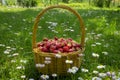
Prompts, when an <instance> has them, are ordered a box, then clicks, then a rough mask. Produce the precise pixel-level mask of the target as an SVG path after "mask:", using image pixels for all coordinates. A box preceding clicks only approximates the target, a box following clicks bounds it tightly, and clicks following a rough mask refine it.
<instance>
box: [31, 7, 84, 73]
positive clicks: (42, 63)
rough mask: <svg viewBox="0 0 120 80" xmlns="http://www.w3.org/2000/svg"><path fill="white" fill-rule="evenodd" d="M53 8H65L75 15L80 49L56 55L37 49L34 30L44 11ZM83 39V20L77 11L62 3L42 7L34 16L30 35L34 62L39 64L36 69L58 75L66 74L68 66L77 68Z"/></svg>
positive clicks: (79, 63)
mask: <svg viewBox="0 0 120 80" xmlns="http://www.w3.org/2000/svg"><path fill="white" fill-rule="evenodd" d="M53 8H62V9H66V10H68V11H70V12H72V13H73V14H74V15H76V16H77V18H78V20H79V23H80V28H81V32H82V36H81V46H82V49H80V50H78V51H75V52H70V53H67V54H66V53H58V54H57V55H56V54H52V53H51V54H50V53H47V52H41V51H39V50H38V48H37V43H36V31H37V27H38V23H39V20H40V18H41V17H42V16H43V14H44V13H45V12H46V11H48V10H50V9H53ZM84 41H85V28H84V24H83V20H82V18H81V17H80V15H79V13H78V12H76V11H75V10H73V9H71V8H70V7H68V6H64V5H56V6H50V7H47V8H45V9H43V10H42V11H41V12H40V13H39V14H38V16H37V17H36V20H35V23H34V27H33V37H32V48H33V52H34V55H35V63H36V64H39V66H38V67H37V69H38V71H39V72H41V73H43V74H54V73H56V74H58V75H65V74H67V71H68V69H69V68H71V67H73V66H76V67H78V68H79V67H80V65H81V60H82V57H81V56H78V55H79V54H82V53H83V51H84ZM66 60H71V61H72V62H73V63H66Z"/></svg>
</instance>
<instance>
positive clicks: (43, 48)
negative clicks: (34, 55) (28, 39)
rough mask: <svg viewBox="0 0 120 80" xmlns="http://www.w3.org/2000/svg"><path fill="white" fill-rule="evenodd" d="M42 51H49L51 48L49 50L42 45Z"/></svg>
mask: <svg viewBox="0 0 120 80" xmlns="http://www.w3.org/2000/svg"><path fill="white" fill-rule="evenodd" d="M41 51H43V52H48V51H49V50H48V49H47V48H46V47H42V48H41Z"/></svg>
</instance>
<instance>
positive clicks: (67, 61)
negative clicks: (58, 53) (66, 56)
mask: <svg viewBox="0 0 120 80" xmlns="http://www.w3.org/2000/svg"><path fill="white" fill-rule="evenodd" d="M65 63H68V64H72V63H73V61H72V60H66V61H65Z"/></svg>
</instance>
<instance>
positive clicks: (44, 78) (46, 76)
mask: <svg viewBox="0 0 120 80" xmlns="http://www.w3.org/2000/svg"><path fill="white" fill-rule="evenodd" d="M40 77H41V79H43V80H47V79H49V76H48V75H44V74H43V75H41V76H40Z"/></svg>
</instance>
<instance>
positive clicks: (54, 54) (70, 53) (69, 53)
mask: <svg viewBox="0 0 120 80" xmlns="http://www.w3.org/2000/svg"><path fill="white" fill-rule="evenodd" d="M84 50H85V48H82V49H80V50H78V51H73V52H68V53H67V52H65V53H51V52H42V51H40V50H39V49H38V48H34V49H33V52H34V53H36V54H39V55H41V56H56V55H57V54H58V55H61V56H70V55H76V54H82V52H84Z"/></svg>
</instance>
